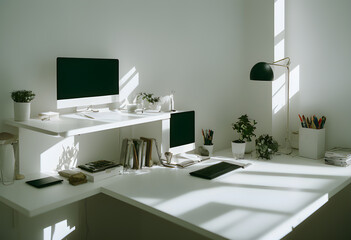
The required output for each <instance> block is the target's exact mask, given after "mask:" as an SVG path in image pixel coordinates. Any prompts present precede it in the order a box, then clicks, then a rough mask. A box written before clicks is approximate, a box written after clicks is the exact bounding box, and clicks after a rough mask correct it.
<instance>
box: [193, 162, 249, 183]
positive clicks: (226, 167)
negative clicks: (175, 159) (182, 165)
mask: <svg viewBox="0 0 351 240" xmlns="http://www.w3.org/2000/svg"><path fill="white" fill-rule="evenodd" d="M238 168H243V166H240V165H236V164H232V163H227V162H220V163H217V164H214V165H211V166H208V167H205V168H202V169H200V170H197V171H194V172H190V175H191V176H194V177H199V178H204V179H214V178H216V177H219V176H221V175H223V174H225V173H228V172H230V171H233V170H235V169H238Z"/></svg>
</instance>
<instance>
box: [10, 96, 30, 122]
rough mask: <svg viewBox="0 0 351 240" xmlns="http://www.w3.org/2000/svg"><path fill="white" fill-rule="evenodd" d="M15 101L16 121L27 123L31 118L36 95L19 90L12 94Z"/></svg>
mask: <svg viewBox="0 0 351 240" xmlns="http://www.w3.org/2000/svg"><path fill="white" fill-rule="evenodd" d="M11 98H12V100H13V101H14V112H15V121H26V120H28V119H29V118H30V102H31V101H32V100H33V99H34V98H35V94H34V93H33V92H32V91H29V90H19V91H14V92H12V93H11Z"/></svg>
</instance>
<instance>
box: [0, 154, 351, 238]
mask: <svg viewBox="0 0 351 240" xmlns="http://www.w3.org/2000/svg"><path fill="white" fill-rule="evenodd" d="M216 156H217V157H215V158H213V159H211V160H209V161H205V162H203V163H201V164H198V165H193V166H191V167H188V168H186V169H168V168H163V167H153V168H150V169H145V170H143V171H142V172H139V174H138V173H137V172H136V173H135V174H128V175H121V176H116V177H114V178H110V179H108V180H106V181H101V182H98V183H87V184H83V185H80V186H75V187H73V186H70V185H69V184H68V183H67V182H64V183H63V184H62V185H56V186H51V187H48V188H46V189H41V190H38V189H35V188H33V187H31V186H27V185H26V184H25V183H24V181H16V182H15V184H14V185H11V186H2V185H1V186H0V200H1V201H2V202H4V203H6V204H7V205H9V206H11V207H13V208H14V209H16V210H18V211H19V212H21V213H23V214H25V215H27V216H35V215H38V214H41V213H44V212H46V211H50V210H51V209H55V208H57V207H60V206H64V205H66V204H68V203H72V202H75V201H78V200H81V199H84V198H86V197H89V196H92V195H94V194H97V193H104V194H107V195H109V196H111V197H113V198H115V199H119V200H121V201H125V202H127V203H129V204H131V205H134V206H136V207H139V208H141V209H143V210H145V211H148V212H150V213H152V214H155V215H157V216H160V217H162V218H165V219H167V220H169V221H171V222H174V223H176V224H179V225H181V226H183V227H186V228H188V229H190V230H192V231H195V232H198V233H200V234H204V235H206V236H208V237H210V238H212V239H223V238H230V239H280V238H281V237H283V236H285V235H286V234H288V233H289V232H290V231H291V230H292V228H293V227H295V226H297V225H298V224H300V223H301V222H302V221H303V220H304V219H306V218H307V217H309V216H310V215H311V214H312V213H314V212H315V211H316V210H317V209H319V208H320V207H321V206H322V205H323V204H325V203H326V202H327V201H328V199H329V198H330V197H331V196H333V195H334V194H336V193H337V192H338V191H340V190H341V189H343V188H344V187H345V186H347V185H348V184H349V183H350V182H351V177H350V176H351V168H341V167H334V166H329V165H325V164H323V162H322V161H320V160H310V159H305V158H300V157H292V156H284V155H282V156H276V157H274V159H272V160H269V161H264V160H242V162H251V163H252V166H250V167H248V168H246V169H240V170H237V171H233V172H230V173H228V174H226V175H223V176H221V177H219V178H217V179H214V180H211V181H209V180H203V179H198V178H195V177H191V176H190V175H189V174H188V173H189V172H190V171H193V170H196V169H198V168H201V167H204V166H206V165H209V164H213V163H214V162H216V161H218V160H229V161H230V160H232V159H231V158H230V157H231V153H230V151H223V152H219V153H217V154H216ZM140 173H142V174H140ZM28 179H29V177H28V178H27V180H28ZM24 196H25V197H24Z"/></svg>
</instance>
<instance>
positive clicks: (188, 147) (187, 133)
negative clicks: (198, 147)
mask: <svg viewBox="0 0 351 240" xmlns="http://www.w3.org/2000/svg"><path fill="white" fill-rule="evenodd" d="M194 149H195V112H194V111H186V112H175V113H172V114H171V119H170V149H169V151H170V152H171V153H173V154H179V153H186V152H189V151H192V150H194Z"/></svg>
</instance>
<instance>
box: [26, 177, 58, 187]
mask: <svg viewBox="0 0 351 240" xmlns="http://www.w3.org/2000/svg"><path fill="white" fill-rule="evenodd" d="M62 182H63V180H62V179H58V178H54V177H45V178H39V179H35V180H31V181H27V182H26V183H27V184H29V185H31V186H33V187H36V188H43V187H48V186H51V185H55V184H58V183H62Z"/></svg>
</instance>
